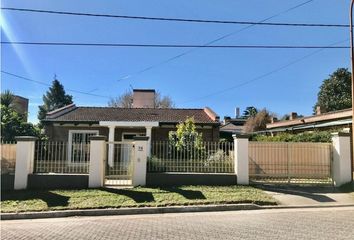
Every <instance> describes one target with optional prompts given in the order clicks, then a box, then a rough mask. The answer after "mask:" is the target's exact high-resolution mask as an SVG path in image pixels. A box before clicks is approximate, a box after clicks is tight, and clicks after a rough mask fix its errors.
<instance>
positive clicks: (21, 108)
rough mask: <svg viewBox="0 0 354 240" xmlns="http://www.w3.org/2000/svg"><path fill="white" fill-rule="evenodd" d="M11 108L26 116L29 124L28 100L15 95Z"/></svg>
mask: <svg viewBox="0 0 354 240" xmlns="http://www.w3.org/2000/svg"><path fill="white" fill-rule="evenodd" d="M11 107H13V109H14V110H15V111H16V112H18V113H19V114H21V115H23V116H24V119H25V121H26V122H27V118H28V99H27V98H24V97H21V96H17V95H14V99H13V101H12V103H11Z"/></svg>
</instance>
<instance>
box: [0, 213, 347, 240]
mask: <svg viewBox="0 0 354 240" xmlns="http://www.w3.org/2000/svg"><path fill="white" fill-rule="evenodd" d="M353 236H354V207H345V208H344V207H341V208H340V207H338V208H311V209H304V208H302V209H277V210H253V211H235V212H212V213H179V214H155V215H131V216H106V217H71V218H56V219H37V220H12V221H1V239H40V240H43V239H51V240H56V239H139V240H140V239H144V240H145V239H218V240H224V239H316V240H318V239H353Z"/></svg>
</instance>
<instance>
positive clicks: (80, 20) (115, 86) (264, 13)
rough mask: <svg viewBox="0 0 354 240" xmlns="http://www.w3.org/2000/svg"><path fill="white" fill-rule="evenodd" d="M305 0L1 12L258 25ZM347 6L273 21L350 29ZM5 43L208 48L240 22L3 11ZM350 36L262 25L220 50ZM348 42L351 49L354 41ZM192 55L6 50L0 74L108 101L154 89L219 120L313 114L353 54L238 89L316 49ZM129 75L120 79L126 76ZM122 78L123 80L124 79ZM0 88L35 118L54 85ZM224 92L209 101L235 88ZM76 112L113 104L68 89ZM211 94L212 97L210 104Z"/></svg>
mask: <svg viewBox="0 0 354 240" xmlns="http://www.w3.org/2000/svg"><path fill="white" fill-rule="evenodd" d="M302 2H305V0H287V1H284V0H267V1H264V0H237V1H234V0H208V1H206V0H194V1H187V0H180V1H163V0H150V1H142V0H140V1H137V0H125V1H121V0H119V1H113V0H112V1H98V0H96V1H93V0H91V1H87V0H85V1H83V0H82V1H79V0H77V1H69V0H62V1H44V0H32V1H20V0H2V7H18V8H35V9H45V10H57V11H75V12H89V13H100V14H120V15H142V16H151V17H171V18H203V19H218V20H235V21H237V20H239V21H260V20H262V19H264V18H267V17H270V16H272V15H274V14H277V13H279V12H282V11H284V10H285V9H288V8H290V7H292V6H295V5H297V4H300V3H302ZM348 6H349V0H314V1H312V2H311V3H309V4H306V5H304V6H302V7H300V8H297V9H295V10H293V11H290V12H287V13H284V14H282V15H280V16H277V17H276V18H274V19H272V20H271V21H273V22H302V23H310V22H311V23H329V24H347V23H348ZM1 14H2V21H1V24H2V29H1V37H2V41H34V42H35V41H37V42H45V41H47V42H93V43H94V42H103V43H137V44H140V43H142V44H143V43H147V44H205V43H206V42H209V41H211V40H214V39H216V38H218V37H220V36H222V35H225V34H228V33H231V32H235V31H237V30H239V29H241V28H244V26H242V25H227V24H225V25H222V24H199V23H176V22H158V21H142V20H124V19H111V18H93V17H82V16H64V15H50V14H42V13H23V12H13V11H12V12H10V11H2V12H1ZM346 39H349V31H348V30H347V29H342V28H339V29H338V28H289V27H270V26H254V27H251V28H249V29H247V30H245V31H243V32H240V33H238V34H234V35H232V36H230V37H228V38H226V39H223V40H221V41H219V42H218V43H215V44H221V45H227V44H230V45H231V44H233V45H243V44H244V45H252V44H254V45H330V44H333V43H335V42H339V41H343V40H346ZM342 45H349V40H348V41H347V42H344V43H343V44H342ZM184 51H185V49H157V48H150V49H144V48H102V47H101V48H100V47H95V48H94V47H65V46H56V47H53V46H16V47H14V46H10V45H2V46H1V69H2V70H3V71H7V72H11V73H14V74H17V75H21V76H24V77H27V78H30V79H33V80H37V81H42V82H47V83H51V81H52V80H53V76H54V74H56V75H57V78H58V79H59V80H60V81H61V82H62V83H63V85H64V87H65V88H68V89H75V90H79V91H84V92H91V93H93V94H97V95H103V96H108V97H110V96H111V97H115V96H119V95H120V94H122V93H124V92H125V91H127V90H129V89H130V86H132V87H134V88H154V89H156V90H159V91H160V92H161V93H162V94H163V95H169V96H170V97H171V98H172V99H173V100H174V101H175V103H176V105H177V107H183V108H200V107H204V106H209V107H211V108H212V109H213V110H214V111H216V112H217V113H218V114H219V115H220V116H221V117H223V116H225V115H231V116H232V115H233V114H234V108H235V107H240V108H241V109H244V108H245V107H247V106H255V107H257V108H263V107H266V108H267V109H269V110H270V111H272V112H275V113H277V114H279V115H283V114H285V113H289V112H291V111H296V112H298V113H299V114H303V115H309V114H311V113H312V106H313V105H314V104H315V102H316V97H317V92H318V89H319V86H320V85H321V82H322V81H323V80H324V79H325V78H327V77H328V75H329V74H330V73H332V72H333V71H334V70H336V69H337V68H339V67H349V65H350V56H349V50H347V49H327V50H324V51H321V52H319V53H317V54H314V55H313V56H311V57H308V58H306V59H304V60H302V61H299V62H298V63H296V64H293V65H291V66H289V67H287V68H284V69H282V70H281V71H279V72H276V73H274V74H271V75H269V76H267V77H265V78H261V79H259V80H256V81H252V82H251V83H249V84H246V85H243V86H240V87H235V88H232V87H234V86H237V85H239V84H242V83H244V82H247V81H250V80H252V79H254V78H256V77H258V76H261V75H263V74H265V73H268V72H270V71H272V70H274V69H277V68H279V67H282V66H283V65H286V64H288V63H289V62H292V61H294V60H296V59H298V58H302V57H303V56H305V55H307V54H310V53H311V52H314V51H315V50H313V49H205V48H203V49H200V48H199V49H197V50H195V51H193V52H192V53H190V54H187V55H185V56H183V57H181V58H178V59H176V60H174V61H171V62H169V63H166V64H160V65H159V66H158V67H155V68H152V69H151V70H149V71H146V72H144V73H142V74H136V73H137V72H139V71H140V70H142V69H145V68H146V67H149V66H151V65H155V64H159V63H160V62H162V61H164V60H166V59H168V58H170V57H173V56H175V55H178V54H180V53H182V52H184ZM127 75H130V76H131V77H129V78H126V79H124V80H121V79H122V77H124V76H127ZM119 80H120V81H119ZM1 85H2V86H1V88H2V90H3V89H10V90H11V91H13V92H14V93H15V94H17V95H21V96H24V97H27V98H29V99H30V109H29V112H30V121H32V122H36V121H37V110H38V105H39V104H41V103H42V95H43V94H44V93H45V91H46V90H47V89H48V87H45V86H42V85H38V84H35V83H31V82H27V81H24V80H21V79H18V78H14V77H12V76H8V75H5V74H1ZM229 88H231V89H230V90H228V91H224V92H222V93H221V94H214V95H212V96H208V95H210V94H213V93H216V92H219V91H222V90H225V89H229ZM68 93H70V94H72V95H73V96H74V102H75V103H76V105H81V106H105V105H107V102H108V100H109V99H107V98H105V97H93V96H87V95H82V94H78V93H72V92H68ZM205 96H208V97H205Z"/></svg>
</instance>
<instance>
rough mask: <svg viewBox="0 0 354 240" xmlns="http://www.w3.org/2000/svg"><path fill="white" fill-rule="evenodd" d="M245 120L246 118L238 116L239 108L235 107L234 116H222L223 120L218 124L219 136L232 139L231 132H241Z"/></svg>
mask: <svg viewBox="0 0 354 240" xmlns="http://www.w3.org/2000/svg"><path fill="white" fill-rule="evenodd" d="M246 121H247V119H246V118H242V117H240V109H239V108H236V109H235V117H234V118H231V117H229V116H225V117H224V121H223V122H222V124H221V126H220V138H224V139H227V140H229V141H233V138H232V134H235V133H242V132H243V126H244V125H245V123H246Z"/></svg>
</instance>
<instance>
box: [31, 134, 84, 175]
mask: <svg viewBox="0 0 354 240" xmlns="http://www.w3.org/2000/svg"><path fill="white" fill-rule="evenodd" d="M89 164H90V144H89V143H68V142H56V141H38V142H36V145H35V154H34V168H33V169H34V172H35V173H82V174H87V173H88V171H89Z"/></svg>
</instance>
